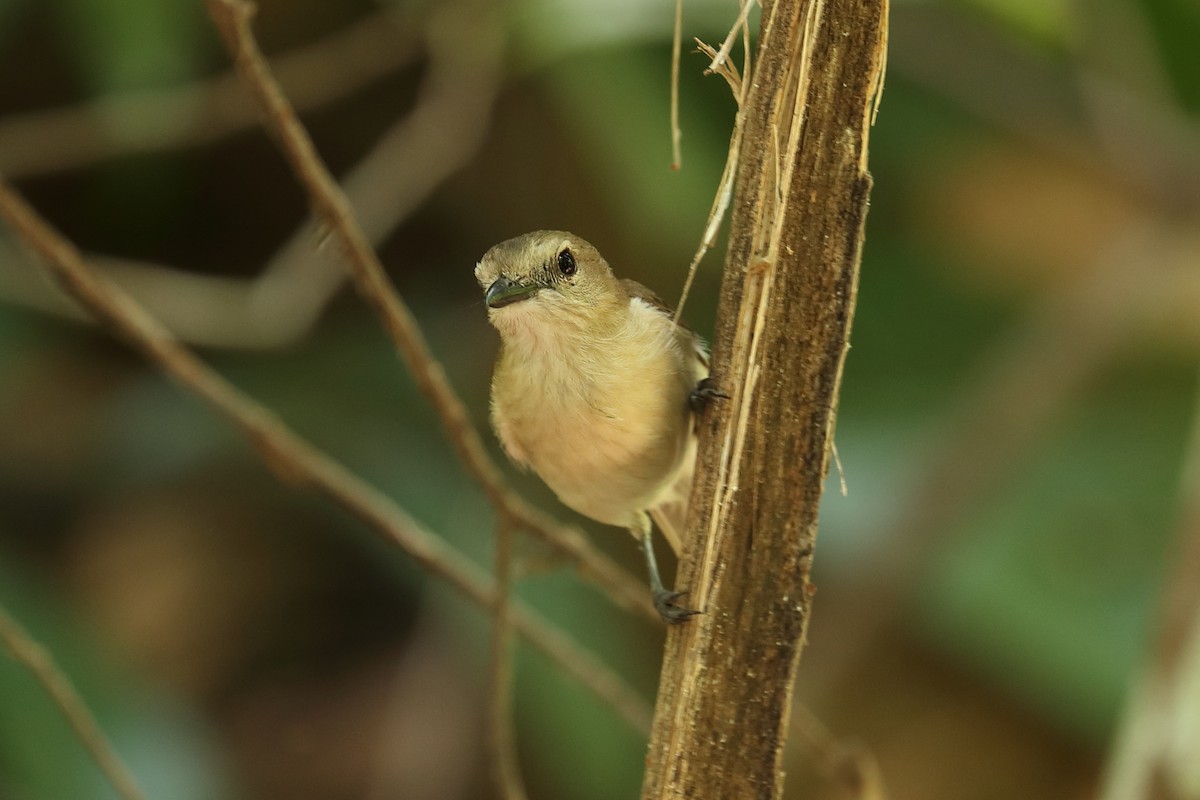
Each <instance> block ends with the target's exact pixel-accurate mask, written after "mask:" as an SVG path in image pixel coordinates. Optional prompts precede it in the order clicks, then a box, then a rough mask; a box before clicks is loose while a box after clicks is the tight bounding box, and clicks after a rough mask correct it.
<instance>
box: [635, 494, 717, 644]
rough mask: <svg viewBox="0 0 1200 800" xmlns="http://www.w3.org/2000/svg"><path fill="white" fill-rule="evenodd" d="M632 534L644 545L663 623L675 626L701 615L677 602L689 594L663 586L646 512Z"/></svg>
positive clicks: (640, 516) (641, 515) (651, 581)
mask: <svg viewBox="0 0 1200 800" xmlns="http://www.w3.org/2000/svg"><path fill="white" fill-rule="evenodd" d="M630 533H632V534H633V535H634V536H635V537H636V538H637V540H638V541H639V542H641V543H642V553H644V554H645V556H646V572H647V573H649V575H650V591H651V592H652V593H653V594H654V608H655V610H657V611H658V615H659V616H660V617H662V618H663V621H664V622H668V623H671V624H675V623H679V622H683V621H684V620H686V619H687V618H688V617H690V616H693V615H695V614H699V613H700V612H699V611H695V610H693V609H690V608H688V607H686V606H682V605H679V604H678V603H677V602H676V601H677V600H678V599H679V598H681V597H683V596H684V595H686V594H687V592H676V591H673V590H671V589H668V588H667V587H665V586H663V582H662V576H661V575H659V574H658V560H657V559H655V557H654V541H653V539H652V533H653V528H652V527H651V525H650V518H649V517H648V516H646V513H645V512H639V513H638V518H637V522H636V523H635V524H634V525H633V526H632V527H631V528H630Z"/></svg>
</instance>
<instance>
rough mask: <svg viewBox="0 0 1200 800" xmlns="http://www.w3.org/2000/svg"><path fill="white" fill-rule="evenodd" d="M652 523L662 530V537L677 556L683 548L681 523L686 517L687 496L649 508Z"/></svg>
mask: <svg viewBox="0 0 1200 800" xmlns="http://www.w3.org/2000/svg"><path fill="white" fill-rule="evenodd" d="M650 516H651V517H652V518H653V519H654V524H655V525H657V526H658V529H659V530H660V531H662V535H663V538H664V539H666V540H667V544H669V545H671V549H672V550H673V551H675V555H676V556H678V555H679V553H680V551H681V550H683V524H684V521H685V520H686V519H687V498H686V497H685V498H683V501H682V502H670V503H663V504H662V505H659V506H655V507H654V508H653V509H651V510H650Z"/></svg>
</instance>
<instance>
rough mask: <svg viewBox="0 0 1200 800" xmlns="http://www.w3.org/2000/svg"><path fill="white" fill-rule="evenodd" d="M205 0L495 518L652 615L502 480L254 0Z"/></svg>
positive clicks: (640, 595) (466, 28)
mask: <svg viewBox="0 0 1200 800" xmlns="http://www.w3.org/2000/svg"><path fill="white" fill-rule="evenodd" d="M207 4H208V8H209V13H210V14H211V15H212V17H213V19H214V20H215V21H216V23H217V27H218V29H219V30H220V31H221V34H222V36H223V38H224V39H225V42H226V45H227V47H228V48H229V51H230V53H231V55H232V56H233V58H234V60H235V62H236V64H237V68H238V71H239V72H240V73H241V74H242V76H243V78H245V80H246V82H247V84H248V85H249V86H250V89H251V91H252V92H253V94H254V96H255V98H256V99H257V100H258V102H259V103H260V105H261V106H262V109H263V113H264V116H265V124H266V125H267V127H268V128H269V129H270V131H271V132H272V133H273V134H274V135H275V139H276V140H277V142H278V143H279V145H280V146H281V148H282V150H283V153H284V155H285V156H286V158H287V159H288V161H289V163H290V164H291V166H292V169H293V170H294V171H295V173H296V176H297V177H298V178H299V179H300V181H301V183H302V184H303V185H304V187H305V189H306V191H307V192H308V196H309V201H310V203H311V204H312V206H313V208H314V209H315V211H316V213H317V215H318V216H319V217H320V218H321V219H322V220H323V221H324V223H325V225H326V226H327V228H328V229H329V231H330V235H331V236H332V237H333V238H334V239H335V240H336V241H337V242H338V243H339V245H340V246H341V248H342V251H343V254H344V255H345V261H346V264H347V266H348V268H349V269H350V273H351V277H352V279H353V280H354V283H355V286H356V287H357V288H358V291H359V294H360V295H361V296H362V297H363V299H364V300H365V301H366V303H367V304H368V305H369V306H370V307H371V308H372V310H374V311H375V313H376V314H378V315H379V317H380V319H381V320H382V322H383V324H384V326H385V328H386V329H387V331H388V333H389V335H390V336H391V338H392V341H393V343H394V344H395V346H396V349H397V351H398V352H399V354H400V356H401V358H402V359H403V361H404V363H405V365H406V366H407V367H408V369H409V371H410V372H411V373H412V375H413V378H414V380H415V381H416V384H417V387H418V388H419V389H420V391H421V392H422V394H424V395H425V397H426V399H428V401H429V403H430V405H432V406H433V408H434V411H435V412H436V413H437V415H438V417H439V419H440V420H441V423H442V427H443V429H444V430H445V432H446V435H447V437H448V439H449V441H450V444H451V446H452V447H453V449H454V451H455V452H456V454H457V455H458V457H459V459H460V461H461V462H462V464H463V466H464V467H465V468H466V470H467V472H468V473H469V474H470V475H471V477H472V478H474V479H475V480H476V481H477V482H478V483H479V485H480V486H481V487H482V488H483V491H484V494H485V495H486V496H487V498H488V500H489V502H491V504H492V506H493V507H494V508H495V509H496V510H497V512H498V513H499V514H500V516H501V517H502V518H504V519H505V520H508V521H512V522H514V523H517V524H519V526H520V527H522V528H524V529H527V530H529V531H530V532H532V533H534V534H536V535H537V536H539V537H540V538H542V539H543V540H545V541H546V542H548V543H549V544H551V545H552V546H554V547H555V548H557V549H558V550H560V551H561V552H562V553H563V554H564V555H565V556H567V557H568V558H569V559H570V560H571V562H572V563H573V564H574V565H575V566H576V567H577V568H578V569H579V571H580V574H581V575H583V576H584V577H587V578H589V579H591V580H593V581H595V582H596V583H597V584H598V585H600V586H602V587H603V588H604V589H605V590H606V592H607V593H608V596H609V597H610V598H611V599H612V600H613V601H614V602H616V603H618V604H619V605H621V606H623V607H625V608H628V609H631V610H637V611H640V612H641V613H642V614H643V616H645V617H646V618H647V619H650V620H657V619H658V617H657V613H656V612H655V611H654V609H653V605H652V603H651V602H650V600H649V597H648V595H647V593H646V591H645V589H644V587H642V586H641V585H640V584H639V583H638V582H637V581H635V580H634V579H633V578H632V576H630V575H628V574H627V573H625V572H624V571H623V570H621V569H620V567H618V566H617V565H616V564H615V563H614V562H612V560H611V559H609V558H608V557H607V556H605V555H604V554H603V553H602V552H600V550H598V549H597V548H595V547H594V546H592V545H591V544H590V543H588V542H587V540H586V539H584V538H583V536H582V535H581V534H579V533H578V531H575V530H574V529H570V528H566V527H565V526H562V525H560V524H557V523H554V522H553V521H551V520H550V519H549V518H548V517H547V516H546V515H545V514H543V513H541V512H538V511H536V510H535V509H533V508H532V507H530V506H529V505H528V504H526V503H525V502H524V501H523V500H521V498H519V497H518V496H517V495H516V494H515V493H514V492H513V491H512V490H511V489H510V488H509V487H508V485H507V484H506V482H505V480H504V477H503V474H502V473H501V472H500V469H499V468H498V467H497V466H496V464H495V462H494V461H492V459H491V457H490V456H489V455H488V453H487V450H486V449H485V448H484V446H483V442H482V440H481V439H480V437H479V433H478V431H476V429H475V427H474V426H473V425H472V424H471V420H470V417H469V416H468V415H467V412H466V407H465V406H464V405H463V402H462V400H461V399H459V397H458V395H457V394H456V393H455V391H454V389H453V387H451V385H450V382H449V380H448V379H447V378H446V373H445V371H444V370H443V369H442V366H441V364H440V363H438V361H437V360H436V359H435V358H434V357H433V354H432V352H431V351H430V349H429V345H428V343H427V342H426V341H425V337H424V335H423V334H422V333H421V329H420V327H419V326H418V325H417V323H416V320H415V319H414V318H413V315H412V312H411V311H410V310H409V308H408V306H407V305H406V304H405V303H404V301H403V300H402V299H401V297H400V295H399V294H398V293H397V292H396V290H395V287H393V286H392V284H391V282H390V280H389V279H388V277H387V275H386V273H385V272H384V269H383V266H382V265H381V264H380V263H379V259H378V258H377V257H376V255H375V252H374V250H372V248H371V246H370V243H369V242H368V241H367V238H366V236H365V235H364V233H363V231H362V228H361V227H360V226H359V224H358V222H357V221H356V220H355V218H354V214H353V212H352V210H351V208H350V205H349V203H348V202H347V200H346V197H345V194H343V192H342V191H341V189H339V188H338V186H337V184H336V183H335V182H334V180H333V177H332V176H331V175H330V174H329V171H328V169H327V168H326V167H325V166H324V164H323V163H322V162H321V160H320V156H319V155H318V154H317V151H316V148H315V147H314V146H313V143H312V139H311V138H309V136H308V133H307V132H306V131H305V130H304V127H303V126H302V125H301V124H300V122H299V120H298V119H297V118H296V115H295V112H294V110H293V109H292V107H291V106H290V104H289V103H288V101H287V98H286V97H285V96H284V95H283V92H282V90H281V89H280V88H279V84H278V83H277V82H276V81H275V79H274V78H273V77H272V76H271V74H270V71H269V68H268V66H267V64H266V61H265V60H264V59H263V57H262V54H261V52H259V49H258V45H257V43H256V42H255V40H254V36H253V33H252V32H251V30H250V21H251V18H252V16H253V13H254V7H253V5H252V4H250V3H248V2H246V1H245V0H207ZM460 14H461V16H462V18H461V19H457V20H456V22H457V26H456V28H455V35H456V36H458V37H459V39H460V40H461V39H463V38H464V37H467V38H471V40H472V46H471V47H465V46H461V41H460V46H461V49H462V50H463V51H466V52H468V53H470V52H473V51H474V50H476V49H477V48H480V47H487V46H496V42H489V41H488V40H487V39H486V38H485V37H484V36H483V34H482V32H481V30H480V29H486V28H487V25H486V24H485V21H484V20H481V19H479V18H478V15H477V16H476V17H475V18H467V17H466V14H465V13H464V12H462V11H461V10H460Z"/></svg>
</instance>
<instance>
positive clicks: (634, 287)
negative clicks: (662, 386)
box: [621, 278, 708, 380]
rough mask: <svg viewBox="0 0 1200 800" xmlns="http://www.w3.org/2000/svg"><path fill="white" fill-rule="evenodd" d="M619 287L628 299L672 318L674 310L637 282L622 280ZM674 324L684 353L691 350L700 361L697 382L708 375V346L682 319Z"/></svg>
mask: <svg viewBox="0 0 1200 800" xmlns="http://www.w3.org/2000/svg"><path fill="white" fill-rule="evenodd" d="M621 285H622V286H623V287H625V291H626V292H628V293H629V296H630V297H636V298H637V299H638V300H641V301H642V302H644V303H646V304H647V305H648V306H650V307H652V308H654V309H656V310H658V311H661V312H662V313H663V315H664V316H666V317H667V318H668V319H672V318H674V316H675V309H673V308H671V307H670V306H669V305H667V304H666V302H665V301H664V300H663V299H662V298H661V297H659V296H658V295H656V294H655V293H654V292H653V291H651V290H650V289H649V288H648V287H646V286H644V285H642V284H640V283H638V282H637V281H634V280H630V279H629V278H622V279H621ZM675 324H676V325H677V326H678V328H679V340H680V344H682V345H683V346H684V350H685V352H686V351H687V350H691V351H693V352H695V354H696V357H697V358H698V359H700V365H701V368H702V372H703V374H701V375H700V376H699V377H698V378H697V379H696V380H699V379H700V378H703V377H704V376H705V375H707V374H708V346H707V345H706V344H705V343H704V340H703V339H701V338H700V335H699V334H698V333H696V332H695V331H694V330H692V329H691V328H689V327H688V324H687V323H686V322H684V321H683V320H682V319H680V320H676V323H675Z"/></svg>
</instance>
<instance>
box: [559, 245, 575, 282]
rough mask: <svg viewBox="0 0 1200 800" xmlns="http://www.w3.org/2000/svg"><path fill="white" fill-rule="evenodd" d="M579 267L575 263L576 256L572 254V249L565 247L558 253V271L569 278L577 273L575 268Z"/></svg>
mask: <svg viewBox="0 0 1200 800" xmlns="http://www.w3.org/2000/svg"><path fill="white" fill-rule="evenodd" d="M578 268H579V267H578V266H577V265H576V264H575V256H573V255H571V251H570V250H568V249H567V248H565V247H564V248H563V249H562V250H561V251H560V252H559V254H558V271H559V272H561V273H562V274H563V275H565V276H567V277H568V278H569V277H571V276H572V275H574V274H575V270H577V269H578Z"/></svg>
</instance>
